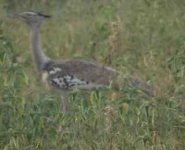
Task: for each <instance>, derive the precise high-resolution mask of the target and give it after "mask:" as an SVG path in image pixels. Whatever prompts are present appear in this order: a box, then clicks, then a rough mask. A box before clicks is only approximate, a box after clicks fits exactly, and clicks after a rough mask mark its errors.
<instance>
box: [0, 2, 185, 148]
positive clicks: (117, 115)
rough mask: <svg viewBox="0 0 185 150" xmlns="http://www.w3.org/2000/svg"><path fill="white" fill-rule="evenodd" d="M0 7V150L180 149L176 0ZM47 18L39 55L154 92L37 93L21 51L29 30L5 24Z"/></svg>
mask: <svg viewBox="0 0 185 150" xmlns="http://www.w3.org/2000/svg"><path fill="white" fill-rule="evenodd" d="M21 2H22V1H20V0H16V1H10V0H6V1H5V0H0V3H1V5H0V72H1V73H0V149H4V150H10V149H12V150H33V149H34V150H51V149H53V150H61V149H62V150H63V149H64V150H65V149H67V150H69V149H72V150H79V149H80V150H81V149H82V150H83V149H84V150H86V149H87V150H88V149H96V150H107V149H109V150H118V149H119V150H122V149H123V150H132V149H133V150H136V149H137V150H150V149H151V150H169V149H170V150H184V149H185V140H184V139H185V94H184V90H185V78H184V72H185V67H184V66H185V29H184V27H185V10H184V8H185V1H184V0H177V1H175V2H174V1H173V0H168V1H167V0H165V1H164V0H153V1H150V0H137V1H136V0H129V1H126V0H117V1H116V0H102V1H97V0H92V1H87V0H70V1H69V0H68V1H67V0H63V1H59V0H53V1H49V0H42V1H31V0H29V1H26V2H25V1H24V2H22V3H21ZM27 10H38V11H42V12H45V13H47V14H51V15H52V18H51V19H49V20H47V21H46V22H45V24H44V25H43V28H42V32H41V34H42V47H43V48H44V50H45V52H46V53H47V55H48V56H50V57H52V58H56V59H59V58H60V59H61V58H63V59H65V58H79V59H82V58H83V59H87V60H95V61H98V62H100V63H102V64H105V65H107V66H111V67H113V68H115V69H117V70H118V71H119V72H121V75H120V76H119V78H118V82H119V83H124V81H125V79H126V78H127V77H129V76H135V77H137V78H139V79H142V80H144V81H146V83H147V84H148V85H150V86H151V87H152V88H153V89H154V91H155V93H154V96H153V97H146V96H143V94H142V92H143V91H142V90H140V89H137V88H135V87H133V86H132V87H130V86H128V85H127V84H125V85H124V87H123V88H122V89H121V90H120V91H113V90H112V89H106V90H101V91H100V90H97V91H93V92H91V93H89V94H86V93H83V92H80V91H79V92H76V93H72V94H70V95H69V97H68V98H69V100H70V107H71V108H70V109H71V113H69V114H67V115H64V114H63V112H62V110H61V102H60V98H59V94H58V93H53V92H51V91H49V90H48V89H47V87H44V85H43V84H42V82H41V81H40V80H41V79H40V77H39V74H38V73H37V71H36V69H35V66H34V63H33V60H32V57H31V51H30V46H29V30H28V28H27V26H26V25H24V24H23V23H22V22H20V21H18V20H16V19H12V18H10V17H8V16H10V15H9V14H11V13H12V12H22V11H27Z"/></svg>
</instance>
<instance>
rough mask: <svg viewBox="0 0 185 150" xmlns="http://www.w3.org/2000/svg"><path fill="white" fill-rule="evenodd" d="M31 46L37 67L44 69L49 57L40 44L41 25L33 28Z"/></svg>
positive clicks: (40, 69)
mask: <svg viewBox="0 0 185 150" xmlns="http://www.w3.org/2000/svg"><path fill="white" fill-rule="evenodd" d="M31 48H32V53H33V57H34V60H35V62H36V66H37V69H38V70H39V71H42V69H43V67H44V64H46V63H47V62H48V61H49V58H48V57H47V56H46V55H45V54H44V52H43V50H42V48H41V46H40V27H38V26H35V27H32V28H31Z"/></svg>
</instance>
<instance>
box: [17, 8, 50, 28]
mask: <svg viewBox="0 0 185 150" xmlns="http://www.w3.org/2000/svg"><path fill="white" fill-rule="evenodd" d="M17 17H18V18H19V19H20V20H22V21H24V22H25V23H26V24H28V25H29V26H31V27H32V26H40V25H41V23H42V22H43V21H44V20H45V19H47V18H50V17H51V16H49V15H45V14H42V13H40V12H33V11H28V12H22V13H20V14H18V15H17Z"/></svg>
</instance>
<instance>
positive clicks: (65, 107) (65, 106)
mask: <svg viewBox="0 0 185 150" xmlns="http://www.w3.org/2000/svg"><path fill="white" fill-rule="evenodd" d="M67 97H68V96H66V95H65V96H64V95H62V96H61V104H62V111H63V113H64V114H67V113H68V112H69V103H68V98H67Z"/></svg>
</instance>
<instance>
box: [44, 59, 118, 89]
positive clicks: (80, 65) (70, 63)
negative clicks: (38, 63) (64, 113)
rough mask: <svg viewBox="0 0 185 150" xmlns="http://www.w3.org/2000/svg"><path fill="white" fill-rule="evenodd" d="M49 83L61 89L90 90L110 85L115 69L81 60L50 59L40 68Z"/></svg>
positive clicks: (114, 75)
mask: <svg viewBox="0 0 185 150" xmlns="http://www.w3.org/2000/svg"><path fill="white" fill-rule="evenodd" d="M42 71H43V72H44V73H47V78H46V80H47V82H48V83H49V85H51V86H53V87H55V88H58V89H61V90H73V89H83V90H91V89H95V88H99V87H103V86H108V85H110V83H111V81H112V80H113V79H114V78H115V77H116V74H117V73H116V71H115V70H114V69H111V68H109V67H105V66H102V65H99V64H96V63H93V62H89V61H82V60H66V61H59V62H56V61H50V62H48V63H46V64H45V66H44V67H43V70H42Z"/></svg>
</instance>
